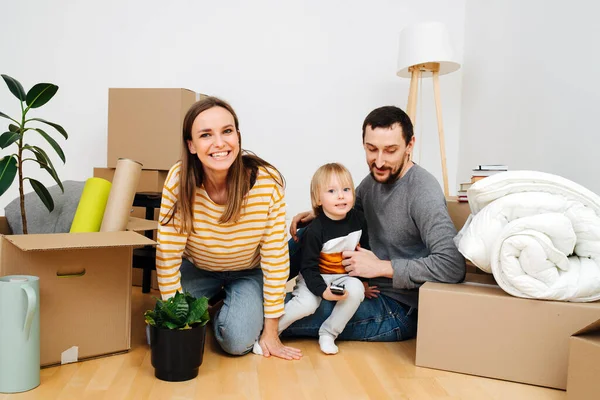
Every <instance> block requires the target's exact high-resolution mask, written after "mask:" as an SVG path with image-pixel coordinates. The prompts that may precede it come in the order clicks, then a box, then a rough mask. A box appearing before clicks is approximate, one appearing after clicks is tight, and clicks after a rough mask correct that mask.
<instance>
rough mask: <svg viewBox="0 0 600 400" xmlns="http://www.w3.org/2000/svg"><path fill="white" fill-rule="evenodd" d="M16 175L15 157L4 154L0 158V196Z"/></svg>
mask: <svg viewBox="0 0 600 400" xmlns="http://www.w3.org/2000/svg"><path fill="white" fill-rule="evenodd" d="M16 175H17V159H16V158H15V157H14V156H6V157H4V158H3V159H2V160H0V196H2V195H3V194H4V192H6V191H7V190H8V188H9V187H10V185H12V183H13V181H14V180H15V176H16Z"/></svg>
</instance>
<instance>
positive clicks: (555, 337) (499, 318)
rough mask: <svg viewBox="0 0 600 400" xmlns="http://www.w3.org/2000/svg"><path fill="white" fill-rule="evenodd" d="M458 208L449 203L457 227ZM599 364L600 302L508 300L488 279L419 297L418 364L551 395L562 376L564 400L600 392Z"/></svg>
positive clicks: (436, 287)
mask: <svg viewBox="0 0 600 400" xmlns="http://www.w3.org/2000/svg"><path fill="white" fill-rule="evenodd" d="M463 204H464V203H458V202H450V201H449V202H448V210H449V212H450V216H451V217H452V219H453V221H454V223H455V225H456V227H457V229H460V228H461V227H462V224H464V222H465V221H466V215H467V214H466V210H464V209H463V210H461V207H464V206H463ZM569 353H570V354H569ZM599 361H600V302H594V303H569V302H559V301H542V300H532V299H523V298H518V297H513V296H511V295H509V294H507V293H506V292H504V291H503V290H502V289H501V288H500V287H499V286H497V285H496V282H495V281H494V280H493V277H492V276H491V275H473V274H467V282H465V283H463V284H458V285H448V284H440V283H431V282H428V283H425V284H424V285H423V286H422V287H421V289H420V291H419V322H418V333H417V354H416V364H417V365H418V366H421V367H428V368H435V369H442V370H447V371H454V372H461V373H466V374H472V375H479V376H486V377H490V378H496V379H505V380H510V381H515V382H522V383H528V384H533V385H539V386H547V387H552V388H557V389H565V388H567V377H568V397H569V399H577V400H578V399H592V398H594V399H595V398H596V397H595V396H597V394H598V393H599V392H600V381H599V380H598V376H600V367H598V365H600V364H599Z"/></svg>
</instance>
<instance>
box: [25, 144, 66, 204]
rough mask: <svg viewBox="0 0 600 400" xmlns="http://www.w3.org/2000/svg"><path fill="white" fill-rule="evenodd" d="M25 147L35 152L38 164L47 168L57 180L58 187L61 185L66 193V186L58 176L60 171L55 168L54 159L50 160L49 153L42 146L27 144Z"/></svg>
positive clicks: (61, 188)
mask: <svg viewBox="0 0 600 400" xmlns="http://www.w3.org/2000/svg"><path fill="white" fill-rule="evenodd" d="M23 149H25V150H29V151H31V152H32V153H33V154H34V156H35V159H36V160H37V162H38V164H39V165H40V168H43V169H45V170H46V171H47V172H48V174H50V176H51V177H52V179H54V181H55V182H56V184H57V185H58V187H60V190H61V191H62V192H63V193H64V192H65V188H64V186H63V184H62V182H61V181H60V179H59V178H58V173H57V172H56V169H55V168H54V164H52V160H50V157H48V154H46V152H45V151H44V150H42V149H41V148H39V147H37V146H29V145H26V146H23Z"/></svg>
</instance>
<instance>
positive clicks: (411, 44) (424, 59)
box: [396, 22, 460, 197]
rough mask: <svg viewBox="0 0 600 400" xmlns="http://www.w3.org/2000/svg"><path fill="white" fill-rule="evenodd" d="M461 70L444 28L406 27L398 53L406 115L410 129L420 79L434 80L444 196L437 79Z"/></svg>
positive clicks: (429, 24)
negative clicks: (404, 80) (407, 83)
mask: <svg viewBox="0 0 600 400" xmlns="http://www.w3.org/2000/svg"><path fill="white" fill-rule="evenodd" d="M459 68H460V64H459V63H457V62H456V61H454V57H453V52H452V46H451V45H450V38H449V35H448V30H447V29H446V26H445V25H444V24H442V23H440V22H426V23H421V24H416V25H412V26H409V27H407V28H405V29H403V30H402V32H401V33H400V51H399V52H398V72H397V73H396V74H397V75H398V76H400V77H402V78H410V89H409V93H408V105H407V107H406V113H407V114H408V116H409V117H410V120H411V121H412V123H413V125H414V124H415V122H416V120H415V118H416V116H417V93H418V89H419V81H420V80H421V78H423V77H432V78H433V95H434V98H435V111H436V115H437V125H438V136H439V142H440V156H441V159H442V176H443V179H444V195H445V196H446V197H447V196H448V195H449V191H448V170H447V168H446V146H445V144H444V124H443V123H442V105H441V102H440V81H439V76H440V75H444V74H449V73H451V72H454V71H456V70H458V69H459Z"/></svg>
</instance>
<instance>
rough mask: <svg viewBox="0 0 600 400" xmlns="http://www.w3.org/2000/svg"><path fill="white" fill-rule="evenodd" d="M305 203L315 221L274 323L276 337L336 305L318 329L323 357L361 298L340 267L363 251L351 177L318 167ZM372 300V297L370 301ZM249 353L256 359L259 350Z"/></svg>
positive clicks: (363, 230)
mask: <svg viewBox="0 0 600 400" xmlns="http://www.w3.org/2000/svg"><path fill="white" fill-rule="evenodd" d="M310 193H311V202H312V207H313V211H314V213H315V215H316V218H315V220H314V221H313V222H312V223H311V224H310V225H309V226H308V227H307V228H306V232H305V233H304V235H303V236H302V265H301V267H300V274H299V275H298V278H297V281H296V286H295V287H294V291H293V292H292V295H293V297H292V299H291V300H290V301H289V302H288V303H286V304H285V314H284V315H283V316H282V317H281V318H280V320H279V332H280V333H281V332H282V331H284V330H285V329H286V328H287V327H288V326H290V325H291V324H292V323H293V322H295V321H298V320H299V319H302V318H304V317H306V316H308V315H311V314H313V313H314V312H315V311H316V310H317V308H318V307H319V304H320V303H321V299H325V300H329V301H337V304H336V305H335V307H334V308H333V311H332V312H331V315H330V316H329V318H327V319H326V320H325V322H323V325H321V328H320V329H319V346H320V348H321V351H323V353H325V354H336V353H337V352H338V347H337V346H336V345H335V339H336V338H337V337H338V335H339V334H340V333H341V332H342V331H343V330H344V328H345V326H346V323H348V321H349V320H350V318H352V316H353V315H354V313H355V312H356V310H357V309H358V306H359V305H360V303H361V302H362V301H363V299H364V297H365V289H366V288H367V286H366V285H363V282H361V281H360V280H359V279H358V278H354V277H350V276H349V275H348V274H347V273H346V270H345V268H344V266H343V265H342V252H343V251H346V250H356V247H357V246H358V245H360V246H361V247H364V248H366V249H368V248H369V247H368V246H369V239H368V235H367V227H366V223H365V219H364V217H363V215H362V213H361V212H359V211H357V210H354V209H353V207H354V183H353V182H352V175H350V172H349V171H348V170H347V169H346V168H345V167H344V166H343V165H341V164H337V163H331V164H326V165H323V166H322V167H320V168H319V169H318V170H317V171H316V172H315V174H314V176H313V178H312V181H311V184H310ZM331 284H335V285H340V284H341V285H344V294H342V295H336V294H334V293H332V291H331V287H330V285H331ZM374 297H376V296H374ZM254 352H255V353H257V354H261V348H260V346H259V345H255V346H254Z"/></svg>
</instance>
